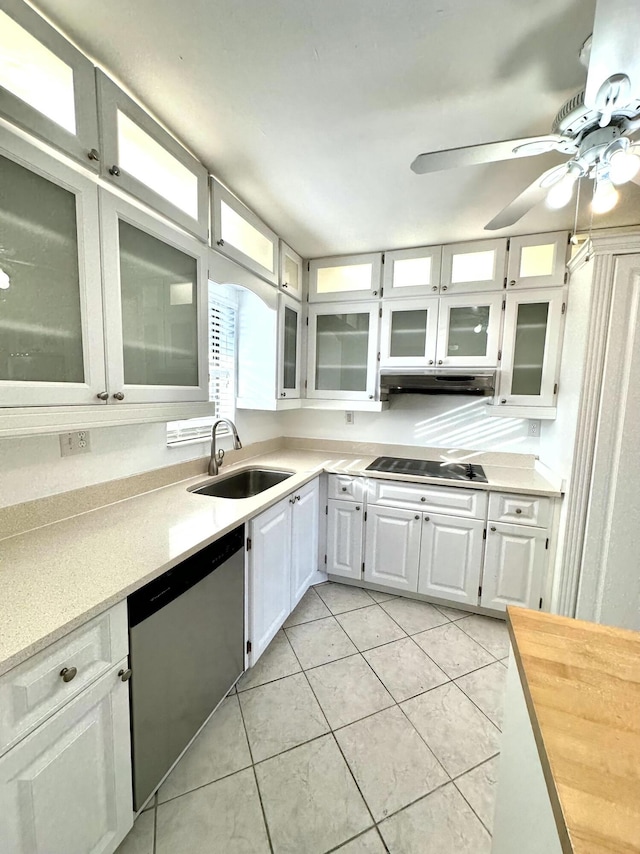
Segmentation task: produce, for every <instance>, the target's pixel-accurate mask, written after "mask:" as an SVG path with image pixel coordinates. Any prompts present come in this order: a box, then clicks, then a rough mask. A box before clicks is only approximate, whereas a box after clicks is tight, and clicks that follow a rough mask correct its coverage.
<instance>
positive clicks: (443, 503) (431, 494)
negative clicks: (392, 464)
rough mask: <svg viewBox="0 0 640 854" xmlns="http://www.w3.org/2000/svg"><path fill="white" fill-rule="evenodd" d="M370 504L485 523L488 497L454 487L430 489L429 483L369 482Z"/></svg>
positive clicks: (471, 490)
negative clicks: (445, 514) (404, 508)
mask: <svg viewBox="0 0 640 854" xmlns="http://www.w3.org/2000/svg"><path fill="white" fill-rule="evenodd" d="M369 503H370V504H381V505H383V506H385V507H406V508H407V509H408V510H414V509H415V510H424V511H425V512H426V511H429V512H432V513H447V514H450V515H451V516H464V517H465V518H467V519H484V518H485V515H486V512H487V493H486V492H480V491H479V490H475V489H460V488H458V487H455V486H433V485H431V484H428V483H405V482H401V481H396V480H376V479H374V478H371V480H370V481H369Z"/></svg>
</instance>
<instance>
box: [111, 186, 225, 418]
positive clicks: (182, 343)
mask: <svg viewBox="0 0 640 854" xmlns="http://www.w3.org/2000/svg"><path fill="white" fill-rule="evenodd" d="M100 214H101V221H102V236H103V241H102V268H103V275H104V306H105V330H106V332H105V334H106V351H107V361H108V384H107V385H108V389H109V394H110V397H109V402H110V403H119V402H123V401H124V402H128V403H150V402H159V401H165V402H166V401H200V400H201V401H206V400H208V399H209V368H208V360H207V349H208V348H207V344H206V342H207V340H208V337H207V336H208V328H207V322H208V321H207V314H208V282H207V248H206V247H205V246H204V244H202V243H200V242H199V241H198V240H196V239H195V238H192V237H188V236H187V235H185V234H184V233H183V232H179V231H177V230H175V229H173V228H172V227H171V226H169V225H166V224H165V223H162V222H160V221H159V220H156V219H155V217H152V216H150V215H148V214H144V213H142V212H141V211H140V210H138V208H136V207H134V206H133V205H130V204H129V203H128V202H124V201H122V200H121V199H120V198H118V197H116V196H114V195H112V194H110V193H106V192H104V191H101V193H100Z"/></svg>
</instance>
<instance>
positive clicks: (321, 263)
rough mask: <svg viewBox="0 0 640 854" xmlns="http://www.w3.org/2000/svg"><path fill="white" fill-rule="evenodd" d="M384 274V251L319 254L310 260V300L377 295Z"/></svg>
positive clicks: (346, 298)
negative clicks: (363, 253)
mask: <svg viewBox="0 0 640 854" xmlns="http://www.w3.org/2000/svg"><path fill="white" fill-rule="evenodd" d="M381 277H382V253H381V252H374V253H372V254H370V255H341V256H336V257H334V258H316V259H315V260H314V261H310V262H309V302H335V301H336V300H343V299H344V300H351V301H353V300H367V299H372V298H374V299H375V298H376V297H378V296H379V295H380V288H381V280H382V279H381Z"/></svg>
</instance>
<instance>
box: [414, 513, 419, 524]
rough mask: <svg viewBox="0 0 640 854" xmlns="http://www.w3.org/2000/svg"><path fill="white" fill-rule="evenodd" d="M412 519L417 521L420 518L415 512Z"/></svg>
mask: <svg viewBox="0 0 640 854" xmlns="http://www.w3.org/2000/svg"><path fill="white" fill-rule="evenodd" d="M414 519H415V520H416V522H418V521H419V520H420V517H419V516H418V514H417V513H416V515H415V516H414Z"/></svg>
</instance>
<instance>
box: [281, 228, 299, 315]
mask: <svg viewBox="0 0 640 854" xmlns="http://www.w3.org/2000/svg"><path fill="white" fill-rule="evenodd" d="M302 264H303V262H302V258H301V257H300V256H299V255H298V253H297V252H294V251H293V249H292V248H291V247H290V246H287V244H286V243H285V242H284V240H281V241H280V277H279V284H280V287H281V288H282V290H283V291H284V292H286V293H287V294H289V296H290V297H293V298H294V299H297V300H302V280H303V269H302Z"/></svg>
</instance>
